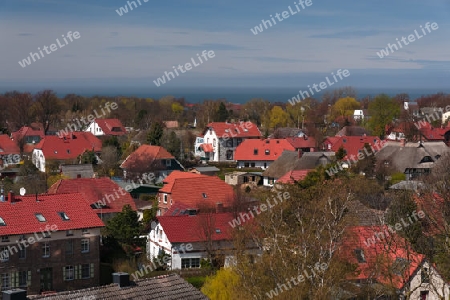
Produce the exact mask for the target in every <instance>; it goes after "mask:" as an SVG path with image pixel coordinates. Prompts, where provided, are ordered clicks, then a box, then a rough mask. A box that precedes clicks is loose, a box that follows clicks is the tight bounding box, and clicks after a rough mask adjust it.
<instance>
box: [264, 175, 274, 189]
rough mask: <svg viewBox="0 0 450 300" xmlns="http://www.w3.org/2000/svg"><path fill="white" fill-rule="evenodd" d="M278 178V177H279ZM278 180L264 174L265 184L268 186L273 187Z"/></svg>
mask: <svg viewBox="0 0 450 300" xmlns="http://www.w3.org/2000/svg"><path fill="white" fill-rule="evenodd" d="M277 179H278V178H277ZM275 182H276V179H274V178H272V177H267V176H264V178H263V185H264V186H267V187H273V185H274V183H275Z"/></svg>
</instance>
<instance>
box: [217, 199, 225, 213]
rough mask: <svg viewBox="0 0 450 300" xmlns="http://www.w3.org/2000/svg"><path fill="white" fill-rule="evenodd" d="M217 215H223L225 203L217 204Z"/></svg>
mask: <svg viewBox="0 0 450 300" xmlns="http://www.w3.org/2000/svg"><path fill="white" fill-rule="evenodd" d="M216 213H223V203H220V202H219V203H216Z"/></svg>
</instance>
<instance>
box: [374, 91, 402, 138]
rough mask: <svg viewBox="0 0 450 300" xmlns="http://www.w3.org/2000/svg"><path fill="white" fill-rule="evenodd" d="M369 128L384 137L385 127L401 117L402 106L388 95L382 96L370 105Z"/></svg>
mask: <svg viewBox="0 0 450 300" xmlns="http://www.w3.org/2000/svg"><path fill="white" fill-rule="evenodd" d="M369 115H370V120H369V127H370V129H371V130H372V132H373V133H374V134H375V135H377V136H379V137H381V138H382V137H384V134H385V126H386V125H388V124H391V123H392V121H393V120H394V119H395V118H397V117H398V116H399V115H400V106H399V105H398V104H397V103H396V102H395V100H393V99H391V97H389V96H388V95H386V94H381V95H378V96H376V97H375V99H374V100H373V101H372V102H370V104H369Z"/></svg>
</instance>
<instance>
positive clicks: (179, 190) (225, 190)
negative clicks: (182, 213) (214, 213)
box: [159, 172, 234, 208]
mask: <svg viewBox="0 0 450 300" xmlns="http://www.w3.org/2000/svg"><path fill="white" fill-rule="evenodd" d="M173 173H174V172H172V173H171V174H170V175H172V174H173ZM180 173H184V174H182V175H181V174H180ZM176 174H178V175H174V177H172V178H169V177H170V175H169V176H167V178H169V179H168V180H167V178H166V182H167V184H165V185H164V187H163V188H162V189H160V190H159V193H167V194H171V195H172V201H173V203H174V204H176V203H181V204H184V205H188V206H190V207H192V208H198V207H199V206H203V205H206V206H213V205H214V206H215V205H216V204H217V203H222V204H223V205H224V206H225V207H226V206H231V204H232V203H233V201H234V191H233V188H232V187H231V186H230V185H228V184H227V183H225V182H224V181H223V180H221V179H220V178H219V177H217V176H207V175H201V174H194V173H190V172H177V173H176ZM186 174H189V175H186ZM177 176H181V178H180V177H177ZM205 196H206V198H205Z"/></svg>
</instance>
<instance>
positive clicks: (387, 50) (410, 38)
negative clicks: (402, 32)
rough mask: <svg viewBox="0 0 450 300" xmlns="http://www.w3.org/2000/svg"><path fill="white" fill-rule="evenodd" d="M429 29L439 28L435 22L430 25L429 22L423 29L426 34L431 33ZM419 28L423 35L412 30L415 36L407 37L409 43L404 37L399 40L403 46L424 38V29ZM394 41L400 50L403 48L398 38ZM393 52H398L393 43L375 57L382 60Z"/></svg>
mask: <svg viewBox="0 0 450 300" xmlns="http://www.w3.org/2000/svg"><path fill="white" fill-rule="evenodd" d="M430 27H431V29H433V30H437V29H438V28H439V26H438V24H437V23H436V22H433V23H431V24H430V22H427V23H426V24H425V28H426V29H427V31H428V33H431V30H430ZM420 28H421V29H422V33H423V35H420V34H419V33H418V32H417V29H415V30H414V33H415V35H414V34H410V35H408V41H409V43H408V42H407V41H406V38H405V37H404V36H402V38H401V39H400V40H401V41H402V42H403V45H405V46H408V45H409V44H410V43H412V42H415V41H416V38H417V39H418V40H420V39H421V38H423V37H424V36H426V35H427V33H426V31H425V29H424V28H423V27H422V25H420ZM396 40H397V44H398V46H399V47H400V49H401V48H403V47H402V43H400V41H399V40H398V38H396ZM394 49H395V50H394ZM389 50H391V53H389ZM395 51H398V47H397V45H396V44H395V43H394V44H390V43H388V46H387V47H386V48H385V49H381V50H380V52H377V55H378V57H380V58H383V57H385V56H389V54H392V53H394V52H395Z"/></svg>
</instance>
